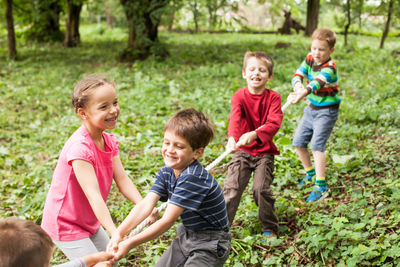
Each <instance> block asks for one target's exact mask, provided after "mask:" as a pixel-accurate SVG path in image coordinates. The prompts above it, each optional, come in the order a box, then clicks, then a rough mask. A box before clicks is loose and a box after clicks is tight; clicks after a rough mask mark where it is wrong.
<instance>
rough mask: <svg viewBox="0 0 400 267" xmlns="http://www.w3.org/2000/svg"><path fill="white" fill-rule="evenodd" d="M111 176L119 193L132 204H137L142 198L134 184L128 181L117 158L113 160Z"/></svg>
mask: <svg viewBox="0 0 400 267" xmlns="http://www.w3.org/2000/svg"><path fill="white" fill-rule="evenodd" d="M113 170H114V171H113V174H114V180H115V183H116V184H117V186H118V189H119V191H120V192H121V193H122V194H123V195H124V196H125V197H126V198H127V199H128V200H129V201H131V202H132V203H135V204H137V203H139V202H140V201H141V200H142V199H143V198H142V196H141V195H140V193H139V191H138V190H137V188H136V186H135V184H134V183H133V182H132V180H131V179H129V177H128V175H127V174H126V172H125V169H124V167H123V165H122V162H121V159H120V157H119V156H116V157H114V158H113Z"/></svg>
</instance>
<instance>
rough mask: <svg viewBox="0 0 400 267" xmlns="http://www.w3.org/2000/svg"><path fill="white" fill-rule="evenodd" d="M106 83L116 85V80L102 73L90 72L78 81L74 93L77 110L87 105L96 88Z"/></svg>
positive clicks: (73, 102) (73, 98)
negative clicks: (113, 80)
mask: <svg viewBox="0 0 400 267" xmlns="http://www.w3.org/2000/svg"><path fill="white" fill-rule="evenodd" d="M106 84H107V85H111V86H113V87H115V83H114V82H112V81H110V80H108V79H107V78H106V77H105V76H103V75H100V74H90V75H88V76H86V77H85V78H83V79H82V80H80V81H79V82H77V83H76V85H75V87H74V92H73V94H72V105H73V106H74V108H75V112H78V109H79V108H84V107H86V105H87V103H88V102H89V96H90V94H91V93H92V91H93V90H94V89H96V88H98V87H100V86H103V85H106Z"/></svg>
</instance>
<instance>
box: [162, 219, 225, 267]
mask: <svg viewBox="0 0 400 267" xmlns="http://www.w3.org/2000/svg"><path fill="white" fill-rule="evenodd" d="M177 232H178V237H177V238H175V239H174V240H173V241H172V244H171V247H170V248H168V249H167V251H166V252H165V253H164V254H163V255H162V256H161V258H160V260H159V261H158V262H157V263H156V265H155V267H181V266H185V267H222V266H223V265H224V263H225V261H226V259H227V258H228V256H229V253H230V248H231V233H230V232H225V231H222V230H221V231H206V230H205V231H191V230H188V229H186V228H185V226H183V224H181V225H179V226H178V228H177Z"/></svg>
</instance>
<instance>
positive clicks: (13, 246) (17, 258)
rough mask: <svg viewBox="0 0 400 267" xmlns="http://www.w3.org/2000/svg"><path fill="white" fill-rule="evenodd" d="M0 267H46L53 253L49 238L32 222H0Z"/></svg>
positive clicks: (15, 219) (5, 220) (11, 219)
mask: <svg viewBox="0 0 400 267" xmlns="http://www.w3.org/2000/svg"><path fill="white" fill-rule="evenodd" d="M0 240H1V242H0V267H47V266H49V264H50V257H51V254H52V252H53V247H54V244H53V241H52V240H51V238H50V236H49V235H48V234H47V233H46V232H45V231H43V230H42V228H40V226H39V225H36V224H35V223H34V222H31V221H27V220H23V219H18V218H7V219H2V220H0Z"/></svg>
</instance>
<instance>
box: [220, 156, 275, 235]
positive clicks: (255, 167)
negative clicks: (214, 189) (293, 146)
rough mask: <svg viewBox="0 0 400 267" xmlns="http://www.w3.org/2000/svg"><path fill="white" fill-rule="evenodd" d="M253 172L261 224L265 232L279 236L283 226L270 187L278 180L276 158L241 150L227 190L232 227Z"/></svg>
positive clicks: (226, 183) (234, 160)
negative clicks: (280, 224)
mask: <svg viewBox="0 0 400 267" xmlns="http://www.w3.org/2000/svg"><path fill="white" fill-rule="evenodd" d="M253 172H254V179H253V187H252V191H253V198H254V200H255V202H256V204H257V206H258V219H259V220H260V222H261V226H262V231H263V232H266V231H269V232H273V233H275V234H276V233H277V232H278V227H279V224H278V217H277V216H276V214H275V199H274V197H273V194H272V190H271V188H270V186H271V184H272V181H273V180H274V175H273V172H274V156H273V155H263V156H252V155H250V154H249V153H247V152H245V151H241V150H239V151H236V152H235V154H234V155H233V158H232V161H231V162H230V163H229V166H228V174H227V176H226V177H225V181H224V189H223V191H224V197H225V202H226V209H227V211H228V219H229V224H230V225H232V222H233V219H234V218H235V215H236V211H237V209H238V207H239V204H240V199H241V197H242V194H243V192H244V190H245V189H246V187H247V185H248V183H249V181H250V177H251V174H252V173H253Z"/></svg>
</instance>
